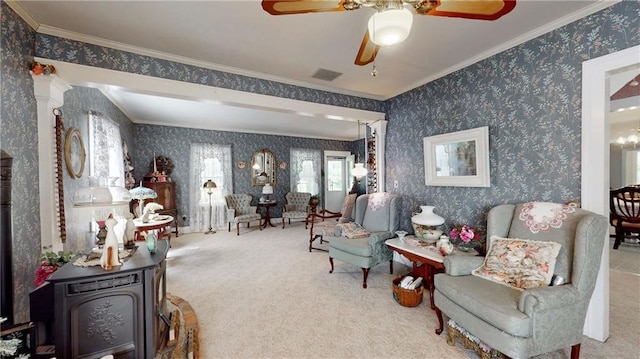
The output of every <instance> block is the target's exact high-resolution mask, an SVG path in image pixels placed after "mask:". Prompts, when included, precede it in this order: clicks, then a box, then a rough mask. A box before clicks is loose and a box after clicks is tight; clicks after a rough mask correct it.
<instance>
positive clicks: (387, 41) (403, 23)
mask: <svg viewBox="0 0 640 359" xmlns="http://www.w3.org/2000/svg"><path fill="white" fill-rule="evenodd" d="M412 24H413V14H411V11H409V10H408V9H406V8H402V9H391V10H384V11H379V12H376V13H375V14H373V15H372V16H371V18H370V19H369V26H368V27H369V37H370V38H371V41H373V43H375V44H376V45H378V46H391V45H395V44H399V43H401V42H402V41H404V40H405V39H406V38H407V37H408V36H409V32H410V31H411V25H412Z"/></svg>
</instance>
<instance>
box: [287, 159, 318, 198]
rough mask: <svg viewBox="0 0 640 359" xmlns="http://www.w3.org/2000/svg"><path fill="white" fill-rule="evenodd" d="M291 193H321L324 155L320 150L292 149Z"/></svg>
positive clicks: (290, 160)
mask: <svg viewBox="0 0 640 359" xmlns="http://www.w3.org/2000/svg"><path fill="white" fill-rule="evenodd" d="M289 155H290V159H289V162H290V163H291V164H290V168H291V171H290V173H291V191H293V192H308V193H311V194H316V193H320V180H321V179H320V173H321V169H322V153H321V152H320V150H311V149H304V148H292V149H291V150H290V152H289Z"/></svg>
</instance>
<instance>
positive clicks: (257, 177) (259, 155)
mask: <svg viewBox="0 0 640 359" xmlns="http://www.w3.org/2000/svg"><path fill="white" fill-rule="evenodd" d="M267 183H269V184H271V185H272V186H275V185H276V157H275V156H274V155H273V153H272V152H271V151H269V150H267V149H261V150H258V151H256V153H254V154H253V157H252V158H251V185H252V186H264V185H265V184H267Z"/></svg>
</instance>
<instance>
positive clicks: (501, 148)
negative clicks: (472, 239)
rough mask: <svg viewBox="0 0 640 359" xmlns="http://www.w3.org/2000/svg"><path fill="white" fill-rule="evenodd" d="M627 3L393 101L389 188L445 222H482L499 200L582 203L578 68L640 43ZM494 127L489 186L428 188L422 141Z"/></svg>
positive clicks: (405, 222)
mask: <svg viewBox="0 0 640 359" xmlns="http://www.w3.org/2000/svg"><path fill="white" fill-rule="evenodd" d="M639 28H640V3H638V2H636V1H625V2H622V3H619V4H616V5H614V6H612V7H610V8H607V9H605V10H603V11H600V12H598V13H596V14H594V15H592V16H589V17H586V18H583V19H581V20H579V21H576V22H573V23H571V24H569V25H567V26H564V27H562V28H560V29H557V30H555V31H552V32H550V33H547V34H545V35H542V36H540V37H538V38H535V39H533V40H531V41H528V42H526V43H524V44H522V45H519V46H516V47H514V48H511V49H509V50H507V51H504V52H502V53H500V54H498V55H495V56H493V57H491V58H488V59H486V60H483V61H480V62H478V63H476V64H474V65H472V66H469V67H467V68H464V69H462V70H460V71H457V72H455V73H453V74H451V75H449V76H446V77H444V78H441V79H438V80H436V81H433V82H431V83H428V84H426V85H423V86H421V87H419V88H416V89H414V90H411V91H408V92H406V93H404V94H401V95H399V96H397V97H395V98H393V99H390V100H388V101H387V103H388V108H387V119H388V120H389V124H388V131H387V147H386V151H387V152H386V161H387V162H386V163H387V172H386V174H387V186H391V184H393V182H394V181H396V180H397V181H398V183H399V186H398V189H397V190H396V189H393V188H391V187H388V189H389V190H390V191H394V192H395V191H397V192H398V193H400V194H402V195H403V197H404V200H403V215H402V216H401V224H400V227H401V228H402V229H404V230H408V231H411V230H412V229H411V221H410V216H411V213H412V212H413V211H419V205H424V204H428V205H433V206H435V207H436V208H435V212H436V213H438V214H440V215H442V216H443V217H444V218H446V220H447V221H446V223H445V225H446V226H447V227H449V228H451V226H452V225H456V224H471V225H474V226H478V227H484V226H485V225H486V220H485V215H486V213H487V211H488V209H490V208H491V207H493V206H495V205H497V204H501V203H516V202H522V201H531V200H535V201H557V202H566V201H569V200H580V176H581V173H580V171H581V168H580V148H581V143H580V135H581V128H580V127H581V106H582V103H581V96H582V87H581V76H582V70H581V68H582V62H583V61H585V60H588V59H592V58H595V57H599V56H602V55H606V54H609V53H612V52H615V51H618V50H622V49H625V48H628V47H631V46H634V45H638V44H639V43H640V31H638V29H639ZM487 125H488V126H489V147H490V166H491V187H490V188H473V187H466V188H465V187H427V186H425V184H424V160H423V137H426V136H432V135H438V134H443V133H449V132H455V131H459V130H465V129H470V128H476V127H481V126H487Z"/></svg>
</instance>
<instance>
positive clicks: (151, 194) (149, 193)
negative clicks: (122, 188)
mask: <svg viewBox="0 0 640 359" xmlns="http://www.w3.org/2000/svg"><path fill="white" fill-rule="evenodd" d="M129 193H131V198H133V199H137V200H141V199H148V198H158V194H157V193H156V191H154V190H152V189H151V188H147V187H142V182H140V186H138V187H135V188H132V189H130V190H129Z"/></svg>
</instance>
